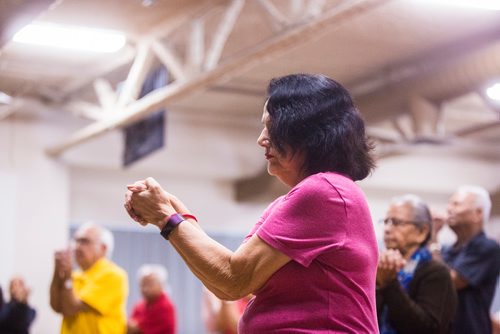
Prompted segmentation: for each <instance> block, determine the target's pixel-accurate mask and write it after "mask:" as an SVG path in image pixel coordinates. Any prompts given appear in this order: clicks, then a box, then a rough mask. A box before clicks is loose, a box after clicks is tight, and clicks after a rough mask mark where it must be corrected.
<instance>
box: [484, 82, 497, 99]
mask: <svg viewBox="0 0 500 334" xmlns="http://www.w3.org/2000/svg"><path fill="white" fill-rule="evenodd" d="M486 95H488V97H489V98H490V99H492V100H495V101H500V83H496V84H494V85H492V86H490V87H489V88H488V89H486Z"/></svg>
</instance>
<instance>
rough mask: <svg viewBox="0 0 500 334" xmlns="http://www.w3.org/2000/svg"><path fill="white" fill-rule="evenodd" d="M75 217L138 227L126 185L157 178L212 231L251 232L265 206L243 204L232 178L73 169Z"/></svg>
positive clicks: (72, 206)
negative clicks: (129, 208)
mask: <svg viewBox="0 0 500 334" xmlns="http://www.w3.org/2000/svg"><path fill="white" fill-rule="evenodd" d="M70 175H71V211H70V216H71V219H72V220H73V221H75V222H83V221H86V220H97V221H99V222H102V223H106V224H108V225H114V226H121V227H136V226H138V225H137V224H136V223H135V222H133V221H132V220H131V219H130V218H129V217H128V215H127V214H126V212H125V209H124V208H123V203H124V195H125V191H126V185H127V184H129V183H133V182H134V181H136V180H140V179H144V178H145V177H148V176H152V177H154V178H155V179H156V180H157V181H158V182H160V184H161V185H162V187H163V188H164V189H165V190H166V191H168V192H170V193H172V194H174V195H176V196H177V197H178V198H179V199H181V200H182V201H183V202H184V203H185V204H186V205H187V207H188V208H189V209H190V210H191V211H192V212H193V214H195V215H196V216H197V217H198V219H199V221H200V223H201V224H202V225H203V226H204V227H205V228H207V229H209V230H219V229H224V230H234V231H247V230H248V229H250V227H251V226H252V225H253V224H254V223H255V221H256V220H257V219H258V218H259V216H260V214H261V213H262V211H263V210H264V209H265V206H266V205H264V204H262V205H247V204H239V203H237V202H235V201H234V199H233V187H232V185H231V183H230V182H229V181H222V180H211V179H206V178H196V177H187V176H179V175H171V174H170V175H168V174H158V173H156V174H151V175H150V174H147V173H146V172H145V173H141V172H128V171H123V170H121V171H120V170H118V171H116V170H106V169H88V168H72V169H71V173H70Z"/></svg>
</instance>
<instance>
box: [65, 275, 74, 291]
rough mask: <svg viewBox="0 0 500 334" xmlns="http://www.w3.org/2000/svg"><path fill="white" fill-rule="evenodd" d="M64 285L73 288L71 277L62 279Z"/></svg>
mask: <svg viewBox="0 0 500 334" xmlns="http://www.w3.org/2000/svg"><path fill="white" fill-rule="evenodd" d="M64 287H65V288H66V289H68V290H69V289H72V288H73V281H72V280H71V278H68V279H67V280H65V281H64Z"/></svg>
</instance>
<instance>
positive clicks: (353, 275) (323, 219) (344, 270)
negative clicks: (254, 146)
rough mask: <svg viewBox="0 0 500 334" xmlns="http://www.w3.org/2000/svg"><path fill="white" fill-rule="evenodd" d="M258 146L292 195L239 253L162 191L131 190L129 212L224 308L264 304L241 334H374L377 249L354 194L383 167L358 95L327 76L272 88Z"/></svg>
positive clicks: (151, 183)
mask: <svg viewBox="0 0 500 334" xmlns="http://www.w3.org/2000/svg"><path fill="white" fill-rule="evenodd" d="M257 143H258V145H260V146H261V148H262V150H263V159H264V158H265V159H266V160H267V170H268V172H269V174H271V175H273V176H275V177H276V178H278V179H279V180H280V181H281V182H283V183H284V184H285V185H287V186H289V187H290V191H289V192H288V193H287V194H286V195H284V196H281V197H279V198H277V199H276V200H275V201H274V202H273V203H272V204H271V205H269V207H268V208H267V209H266V210H265V212H264V213H263V214H262V216H261V218H260V219H259V220H258V222H257V223H256V224H255V226H254V228H253V229H252V230H251V231H250V233H249V235H248V236H247V238H246V239H245V240H244V241H243V243H242V244H241V246H240V247H239V248H238V249H237V250H236V251H234V252H232V251H230V250H229V249H227V248H225V247H223V246H222V245H220V244H218V243H217V242H215V241H214V240H213V239H211V238H209V237H208V236H207V235H206V234H205V233H204V232H203V231H202V230H201V228H200V225H197V224H196V221H195V219H194V217H193V216H192V215H191V214H190V213H189V211H188V210H187V208H186V207H185V206H184V204H182V203H181V202H180V201H179V200H178V199H177V198H175V197H174V196H172V195H170V194H168V193H167V192H165V191H164V190H163V189H162V188H161V187H160V186H159V184H158V183H157V182H156V181H155V180H153V179H146V180H145V181H139V182H136V183H135V184H133V185H130V186H129V187H128V189H129V192H128V193H127V195H126V198H127V199H126V203H125V207H126V208H127V210H128V212H129V214H130V215H131V216H132V218H134V219H135V220H137V221H138V222H139V223H141V224H148V223H150V224H154V225H156V226H157V227H158V228H159V229H160V231H162V235H163V236H165V237H166V238H168V240H169V241H170V243H171V244H172V246H173V247H174V248H175V249H176V251H177V252H179V254H180V255H181V256H182V258H183V259H184V261H185V262H186V264H187V265H188V266H189V267H190V269H191V270H192V271H193V273H194V274H195V275H196V276H198V278H199V279H200V280H201V281H202V282H203V284H204V285H205V286H206V287H207V288H208V289H209V290H210V291H212V292H213V293H214V294H215V295H216V296H217V297H219V298H221V299H225V300H236V299H239V298H242V297H244V296H246V295H247V294H249V293H252V294H253V295H254V296H255V297H254V298H253V299H252V300H251V301H250V302H249V303H248V306H247V307H246V310H245V311H244V313H243V316H242V318H241V320H240V322H239V326H238V333H240V334H244V333H376V332H377V317H376V309H375V276H376V268H377V260H378V250H377V242H376V238H375V233H374V226H373V223H372V221H371V216H370V212H369V209H368V205H367V203H366V199H365V196H364V194H363V192H362V191H361V189H360V188H359V187H358V185H356V183H355V181H357V180H362V179H364V178H365V177H366V176H368V175H369V174H370V171H371V170H372V168H373V165H374V164H373V159H372V157H371V154H370V151H371V146H370V145H369V143H368V141H367V138H366V136H365V128H364V123H363V120H362V118H361V116H360V114H359V112H358V110H357V109H356V107H355V106H354V103H353V101H352V98H351V96H350V94H349V93H348V92H347V90H346V89H345V88H344V87H342V86H341V85H340V84H339V83H337V82H335V81H334V80H332V79H329V78H327V77H325V76H322V75H308V74H295V75H289V76H285V77H281V78H277V79H274V80H272V81H271V83H270V85H269V88H268V97H267V101H266V102H265V104H264V108H263V114H262V132H261V134H260V136H259V138H258V140H257ZM221 167H223V166H221ZM220 219H224V220H226V222H227V223H228V224H229V223H230V221H231V217H227V216H224V215H223V214H221V215H220Z"/></svg>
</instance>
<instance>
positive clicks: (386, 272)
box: [377, 249, 406, 288]
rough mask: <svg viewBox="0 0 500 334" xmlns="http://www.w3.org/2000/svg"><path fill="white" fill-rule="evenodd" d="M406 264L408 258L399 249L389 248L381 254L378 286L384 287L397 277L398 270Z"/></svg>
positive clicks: (378, 268) (378, 267)
mask: <svg viewBox="0 0 500 334" xmlns="http://www.w3.org/2000/svg"><path fill="white" fill-rule="evenodd" d="M405 265H406V260H405V259H404V258H403V255H401V253H400V252H399V251H398V250H397V249H387V250H385V251H384V252H382V253H381V254H380V257H379V261H378V266H377V287H378V288H384V287H386V286H387V285H388V284H389V283H391V282H392V281H394V280H396V279H397V274H398V272H399V271H400V270H401V269H403V267H404V266H405Z"/></svg>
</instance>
